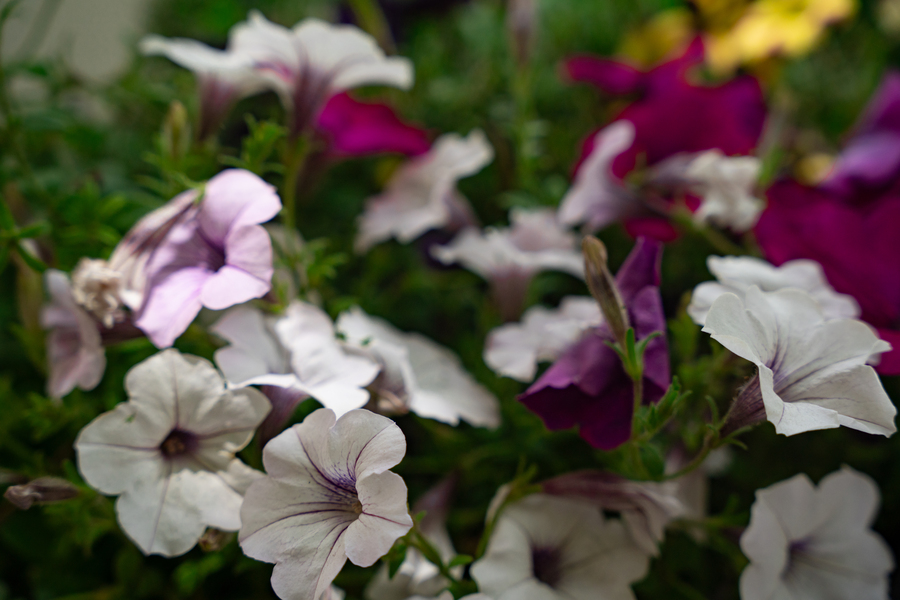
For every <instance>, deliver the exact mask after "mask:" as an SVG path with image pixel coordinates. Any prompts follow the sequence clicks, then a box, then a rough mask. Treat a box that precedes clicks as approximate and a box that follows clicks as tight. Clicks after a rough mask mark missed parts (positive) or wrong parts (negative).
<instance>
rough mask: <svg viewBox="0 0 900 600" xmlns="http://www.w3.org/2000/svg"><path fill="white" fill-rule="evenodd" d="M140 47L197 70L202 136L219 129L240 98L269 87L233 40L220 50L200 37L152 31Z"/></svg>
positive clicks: (142, 51) (150, 53)
mask: <svg viewBox="0 0 900 600" xmlns="http://www.w3.org/2000/svg"><path fill="white" fill-rule="evenodd" d="M139 48H140V51H141V53H142V54H145V55H150V56H165V57H166V58H168V59H169V60H171V61H172V62H174V63H175V64H178V65H180V66H182V67H184V68H185V69H188V70H190V71H193V72H194V73H195V74H196V76H197V88H198V91H199V95H200V128H199V129H200V130H199V131H198V138H199V139H201V140H203V139H206V137H207V136H209V135H211V134H213V133H215V131H216V130H217V129H218V128H219V125H221V123H222V121H223V120H224V119H225V117H226V116H227V115H228V113H229V112H230V111H231V109H232V107H233V106H234V104H235V103H236V102H237V101H238V100H240V99H241V98H244V97H246V96H251V95H253V94H257V93H259V92H261V91H262V90H264V89H265V87H266V83H265V81H264V79H263V78H262V77H261V76H260V74H259V73H257V72H256V70H255V69H253V62H252V60H251V58H250V57H249V56H247V55H244V54H241V53H239V52H236V51H235V49H234V44H233V40H229V44H228V48H227V49H226V50H219V49H217V48H211V47H210V46H207V45H206V44H203V43H201V42H198V41H196V40H190V39H184V38H174V39H167V38H164V37H161V36H158V35H148V36H147V37H145V38H144V39H142V40H141V43H140V45H139Z"/></svg>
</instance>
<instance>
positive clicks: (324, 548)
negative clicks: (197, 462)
mask: <svg viewBox="0 0 900 600" xmlns="http://www.w3.org/2000/svg"><path fill="white" fill-rule="evenodd" d="M405 453H406V439H405V438H404V437H403V433H402V432H401V431H400V428H399V427H397V426H396V425H395V424H394V422H393V421H391V420H390V419H388V418H386V417H382V416H379V415H376V414H374V413H371V412H369V411H366V410H354V411H350V412H349V413H347V414H345V415H344V416H343V417H341V418H340V419H339V420H335V416H334V413H333V412H332V411H330V410H328V409H320V410H317V411H316V412H314V413H312V414H311V415H309V416H308V417H307V418H306V419H305V420H304V421H303V423H300V424H298V425H294V426H293V427H292V428H291V429H289V430H287V431H284V432H283V433H282V434H281V435H279V436H278V437H276V438H275V439H273V440H272V441H271V442H269V443H268V444H267V445H266V447H265V449H264V450H263V464H264V465H265V467H266V471H267V473H268V476H267V477H265V478H263V479H261V480H259V481H257V482H254V484H253V485H252V486H251V487H250V489H249V490H248V491H247V494H246V497H245V500H244V504H243V507H242V508H241V520H242V526H241V532H240V536H239V539H240V544H241V548H242V549H243V551H244V553H245V554H246V555H247V556H250V557H251V558H255V559H257V560H262V561H265V562H273V563H275V570H274V571H273V573H272V588H273V589H274V590H275V593H276V594H278V596H279V597H280V598H283V599H285V600H318V599H319V598H320V596H321V595H322V594H323V593H324V592H325V591H326V590H327V589H328V588H329V586H330V585H331V582H332V580H333V579H334V578H335V576H336V575H337V574H338V572H339V571H340V570H341V567H343V565H344V562H345V561H346V560H347V559H348V558H349V559H350V562H352V563H353V564H355V565H359V566H362V567H369V566H371V565H373V564H375V561H377V560H378V559H379V558H380V557H381V556H383V555H384V554H385V553H386V552H387V551H388V550H390V548H391V546H392V545H393V543H394V541H395V540H396V539H397V538H399V537H400V536H402V535H404V534H405V533H406V532H407V531H409V529H410V527H412V519H411V518H410V516H409V513H408V511H407V507H406V484H404V483H403V479H401V478H400V476H399V475H396V474H395V473H393V472H391V471H389V470H388V469H390V468H391V467H393V466H395V465H396V464H398V463H399V462H400V460H401V459H402V458H403V455H404V454H405Z"/></svg>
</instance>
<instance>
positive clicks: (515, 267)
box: [431, 209, 584, 320]
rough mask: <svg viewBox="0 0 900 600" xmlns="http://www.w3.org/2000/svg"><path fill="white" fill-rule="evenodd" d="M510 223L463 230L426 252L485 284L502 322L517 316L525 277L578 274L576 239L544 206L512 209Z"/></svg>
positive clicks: (580, 260)
mask: <svg viewBox="0 0 900 600" xmlns="http://www.w3.org/2000/svg"><path fill="white" fill-rule="evenodd" d="M510 221H511V223H512V224H511V226H510V227H508V228H501V229H495V228H488V229H486V230H485V231H480V230H478V229H474V228H471V229H466V230H465V231H463V232H462V233H460V234H459V235H458V236H456V237H455V238H454V239H453V241H452V242H450V243H449V244H448V245H446V246H436V247H434V248H432V251H431V253H432V254H433V255H434V257H435V258H437V259H438V260H439V261H441V262H442V263H444V264H445V265H449V264H453V263H459V264H461V265H462V266H464V267H465V268H467V269H469V270H470V271H473V272H475V273H477V274H478V275H480V276H481V277H483V278H484V279H486V280H487V281H488V282H489V283H490V284H491V289H492V292H493V296H494V299H495V301H496V302H497V305H498V307H499V308H500V312H501V315H502V316H503V317H504V319H505V320H513V319H516V318H518V316H519V314H520V313H521V307H522V303H523V302H524V300H525V294H526V293H527V291H528V285H529V283H530V282H531V279H532V278H533V277H534V276H535V275H536V274H537V273H538V272H540V271H545V270H554V271H563V272H566V273H569V274H570V275H574V276H576V277H581V278H583V277H584V258H583V257H582V256H581V250H580V249H579V248H578V247H577V246H578V239H577V237H576V236H575V235H574V234H572V233H571V232H569V231H568V230H567V229H565V228H564V227H563V226H562V225H561V224H560V223H559V221H557V219H556V215H555V213H554V212H553V211H552V210H550V209H539V210H522V209H513V210H512V211H511V213H510Z"/></svg>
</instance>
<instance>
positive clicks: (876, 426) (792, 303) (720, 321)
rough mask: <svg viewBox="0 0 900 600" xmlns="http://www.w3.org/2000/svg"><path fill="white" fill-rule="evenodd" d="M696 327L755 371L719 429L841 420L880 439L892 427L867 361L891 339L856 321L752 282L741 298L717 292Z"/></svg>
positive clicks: (781, 429)
mask: <svg viewBox="0 0 900 600" xmlns="http://www.w3.org/2000/svg"><path fill="white" fill-rule="evenodd" d="M703 331H705V332H707V333H709V334H710V335H711V336H712V338H713V339H714V340H717V341H718V342H719V343H720V344H722V345H723V346H725V347H726V348H728V349H729V350H731V351H732V352H734V353H735V354H737V355H738V356H740V357H742V358H745V359H747V360H749V361H751V362H753V363H755V364H756V365H757V367H758V368H759V374H758V377H755V378H754V379H752V380H751V382H750V383H749V384H747V385H746V386H745V387H744V389H743V390H742V391H741V393H740V394H739V396H738V398H737V399H736V400H735V402H734V405H733V406H732V408H731V410H730V411H729V417H728V419H727V422H726V424H725V428H724V431H725V432H726V433H727V432H730V431H733V430H734V429H737V428H741V427H744V426H748V425H752V424H754V423H756V422H759V421H762V420H763V419H768V420H769V421H771V422H772V423H773V424H774V425H775V431H777V432H778V433H781V434H784V435H794V434H797V433H801V432H804V431H811V430H815V429H830V428H834V427H839V426H841V425H843V426H845V427H850V428H852V429H857V430H859V431H864V432H866V433H877V434H881V435H884V436H890V435H892V434H893V433H894V432H895V431H896V430H897V428H896V427H895V425H894V416H895V415H896V414H897V409H896V408H894V405H893V403H892V402H891V400H890V398H889V397H888V395H887V394H886V393H885V391H884V388H883V387H882V386H881V381H880V380H879V379H878V375H877V374H876V373H875V370H874V369H872V367H870V366H867V365H866V362H867V361H868V360H869V358H870V356H872V355H873V354H878V353H881V352H886V351H888V350H890V344H888V343H887V342H885V341H883V340H880V339H878V337H877V336H876V335H875V334H874V333H873V332H872V330H871V329H870V328H869V327H868V326H867V325H866V324H865V323H863V322H861V321H857V320H854V319H828V318H827V317H826V316H825V315H824V314H823V312H822V308H821V307H820V306H819V304H818V303H817V302H816V301H815V300H814V299H813V297H812V296H810V295H809V294H807V293H806V292H803V291H800V290H796V289H786V290H779V291H776V292H763V291H760V289H759V288H758V287H757V286H755V285H754V286H750V287H749V288H748V289H747V290H746V292H745V293H744V298H743V299H741V298H740V297H738V296H736V295H735V294H731V293H725V294H722V295H721V296H719V298H718V299H716V301H715V302H713V305H712V307H711V308H710V309H709V313H708V314H707V316H706V326H705V327H704V328H703Z"/></svg>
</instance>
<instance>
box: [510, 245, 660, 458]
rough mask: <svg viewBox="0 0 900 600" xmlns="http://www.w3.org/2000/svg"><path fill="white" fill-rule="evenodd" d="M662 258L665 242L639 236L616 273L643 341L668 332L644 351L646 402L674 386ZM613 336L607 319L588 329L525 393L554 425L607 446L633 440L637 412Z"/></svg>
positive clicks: (532, 406)
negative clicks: (661, 283) (575, 429)
mask: <svg viewBox="0 0 900 600" xmlns="http://www.w3.org/2000/svg"><path fill="white" fill-rule="evenodd" d="M661 258H662V246H661V244H659V243H658V242H654V241H650V240H646V239H643V238H639V239H638V241H637V243H636V244H635V247H634V249H633V250H632V251H631V253H630V254H629V255H628V258H627V259H626V260H625V263H624V264H623V265H622V267H621V268H620V269H619V272H618V273H617V274H616V284H617V285H618V287H619V291H620V293H621V297H622V300H623V302H624V304H625V308H626V310H627V311H628V317H629V321H630V323H631V326H632V327H634V330H635V336H636V338H637V340H638V341H640V340H642V339H644V338H645V337H647V336H649V335H650V334H651V333H653V332H660V333H661V334H662V335H660V336H658V337H656V338H655V339H653V340H650V342H649V343H648V344H647V349H646V352H645V353H644V386H643V389H644V401H645V402H656V401H658V400H659V399H660V398H662V396H663V395H664V394H665V392H666V389H667V388H668V387H669V351H668V347H667V345H666V340H665V330H666V319H665V315H664V313H663V308H662V298H660V295H659V287H658V286H659V269H660V262H661ZM609 341H614V338H613V335H612V333H611V332H610V331H609V328H608V327H607V326H606V325H605V324H602V325H600V327H598V328H596V329H594V330H591V331H588V332H587V333H586V334H585V335H584V336H582V337H581V339H580V340H579V341H578V342H577V343H575V344H574V345H572V346H570V347H569V348H568V349H567V350H566V351H565V352H564V353H563V354H562V356H560V357H559V358H558V359H557V360H556V362H555V363H553V365H551V366H550V368H549V369H547V370H546V371H545V372H544V374H543V375H541V377H540V378H539V379H538V380H537V381H536V382H534V384H533V385H532V386H531V387H529V388H528V389H527V390H526V391H525V393H524V394H522V395H521V396H519V400H520V401H521V402H522V403H523V404H525V406H527V407H528V408H529V409H531V410H532V411H534V412H535V413H537V414H538V415H539V416H540V417H541V419H543V420H544V424H545V425H546V426H547V427H548V428H549V429H554V430H558V429H568V428H570V427H574V426H576V425H577V426H578V427H579V433H580V434H581V437H583V438H584V439H585V440H586V441H587V442H588V443H589V444H591V445H592V446H594V447H595V448H603V449H604V450H610V449H612V448H615V447H616V446H618V445H620V444H622V443H623V442H625V441H627V440H628V438H629V437H630V436H631V420H632V416H633V413H634V390H633V384H632V381H631V378H630V377H629V376H628V374H627V373H625V370H624V369H623V367H622V360H621V359H620V358H619V355H618V354H616V352H615V350H613V349H612V348H610V347H609V346H608V345H607V342H609Z"/></svg>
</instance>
